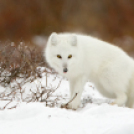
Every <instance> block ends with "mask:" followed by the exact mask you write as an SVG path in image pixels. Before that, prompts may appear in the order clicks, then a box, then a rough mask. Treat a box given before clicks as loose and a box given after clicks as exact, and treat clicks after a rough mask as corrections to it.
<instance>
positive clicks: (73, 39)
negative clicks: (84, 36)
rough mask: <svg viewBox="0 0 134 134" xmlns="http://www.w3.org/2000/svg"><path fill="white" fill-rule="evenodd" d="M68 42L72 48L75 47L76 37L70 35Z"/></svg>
mask: <svg viewBox="0 0 134 134" xmlns="http://www.w3.org/2000/svg"><path fill="white" fill-rule="evenodd" d="M68 41H69V43H70V44H71V45H72V46H76V45H77V37H76V35H71V36H70V37H69V40H68Z"/></svg>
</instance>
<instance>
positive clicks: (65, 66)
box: [63, 63, 68, 73]
mask: <svg viewBox="0 0 134 134" xmlns="http://www.w3.org/2000/svg"><path fill="white" fill-rule="evenodd" d="M67 71H68V69H67V63H63V72H64V73H66V72H67Z"/></svg>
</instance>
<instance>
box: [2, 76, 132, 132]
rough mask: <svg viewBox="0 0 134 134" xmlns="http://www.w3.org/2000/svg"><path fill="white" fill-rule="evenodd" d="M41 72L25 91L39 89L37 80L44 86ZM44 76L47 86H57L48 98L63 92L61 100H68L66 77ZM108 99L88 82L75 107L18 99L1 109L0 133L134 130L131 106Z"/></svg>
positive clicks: (26, 86)
mask: <svg viewBox="0 0 134 134" xmlns="http://www.w3.org/2000/svg"><path fill="white" fill-rule="evenodd" d="M42 75H43V77H42V78H39V79H37V80H35V81H34V82H31V83H26V84H25V85H24V86H23V88H25V89H26V92H25V94H28V93H29V90H30V89H31V90H33V91H34V92H36V90H37V86H38V87H39V88H38V89H40V84H42V85H43V86H46V75H45V74H42ZM47 77H48V79H47V82H48V83H47V88H48V89H53V90H55V89H56V88H57V87H58V88H57V90H56V91H55V92H54V93H53V95H52V97H51V98H50V99H52V98H53V97H55V96H62V97H63V98H66V99H65V100H62V99H61V102H63V101H67V100H68V99H69V85H68V81H67V80H66V79H63V78H62V77H60V76H58V75H51V74H48V75H47ZM60 81H61V83H60ZM59 83H60V84H59ZM2 90H4V89H3V88H2ZM61 102H60V103H61ZM108 102H110V101H109V99H106V98H104V97H102V96H101V95H100V94H99V93H98V92H97V91H96V90H95V88H94V85H93V84H92V83H89V82H87V84H86V85H85V88H84V91H83V94H82V103H83V105H82V106H81V107H80V108H79V109H78V110H71V109H64V108H63V109H62V108H58V107H53V108H50V107H46V105H45V103H43V102H42V103H41V102H30V103H25V102H17V104H18V106H17V108H15V109H10V110H9V109H5V110H1V111H0V133H1V134H134V110H133V109H129V108H126V107H118V106H117V105H110V104H108ZM13 103H16V102H15V101H14V102H13ZM0 105H2V101H1V102H0Z"/></svg>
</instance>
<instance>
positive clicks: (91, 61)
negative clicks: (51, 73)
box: [44, 33, 134, 109]
mask: <svg viewBox="0 0 134 134" xmlns="http://www.w3.org/2000/svg"><path fill="white" fill-rule="evenodd" d="M44 55H45V57H46V60H47V62H48V63H49V65H50V66H51V67H52V68H54V69H55V70H56V71H57V72H58V73H59V74H61V75H62V76H64V77H66V78H67V79H68V80H69V84H70V96H71V98H70V100H71V99H72V98H73V97H74V96H75V94H77V96H76V97H75V99H73V100H72V101H71V102H70V103H68V105H67V107H68V108H72V109H77V108H78V107H79V105H80V102H81V101H80V98H81V95H82V91H83V87H84V84H85V83H86V82H87V81H88V80H89V81H91V82H93V83H94V84H95V86H96V87H97V89H98V91H99V92H100V93H101V94H102V95H104V96H106V97H108V98H115V101H114V103H115V104H118V105H119V106H123V105H126V106H127V107H133V103H134V60H133V59H132V58H130V57H129V56H128V55H127V54H126V53H125V52H124V51H123V50H121V49H120V48H118V47H117V46H113V45H111V44H109V43H107V42H104V41H101V40H99V39H96V38H94V37H91V36H85V35H78V34H71V33H69V34H66V33H65V34H57V33H52V34H51V35H50V37H49V39H48V42H47V46H46V50H45V54H44Z"/></svg>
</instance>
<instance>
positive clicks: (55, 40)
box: [50, 32, 58, 45]
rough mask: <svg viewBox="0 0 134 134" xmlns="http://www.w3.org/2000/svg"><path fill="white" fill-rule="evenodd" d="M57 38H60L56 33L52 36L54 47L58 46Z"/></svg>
mask: <svg viewBox="0 0 134 134" xmlns="http://www.w3.org/2000/svg"><path fill="white" fill-rule="evenodd" d="M57 38H58V35H57V33H55V32H54V33H52V34H51V39H50V40H51V44H52V45H56V44H57Z"/></svg>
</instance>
